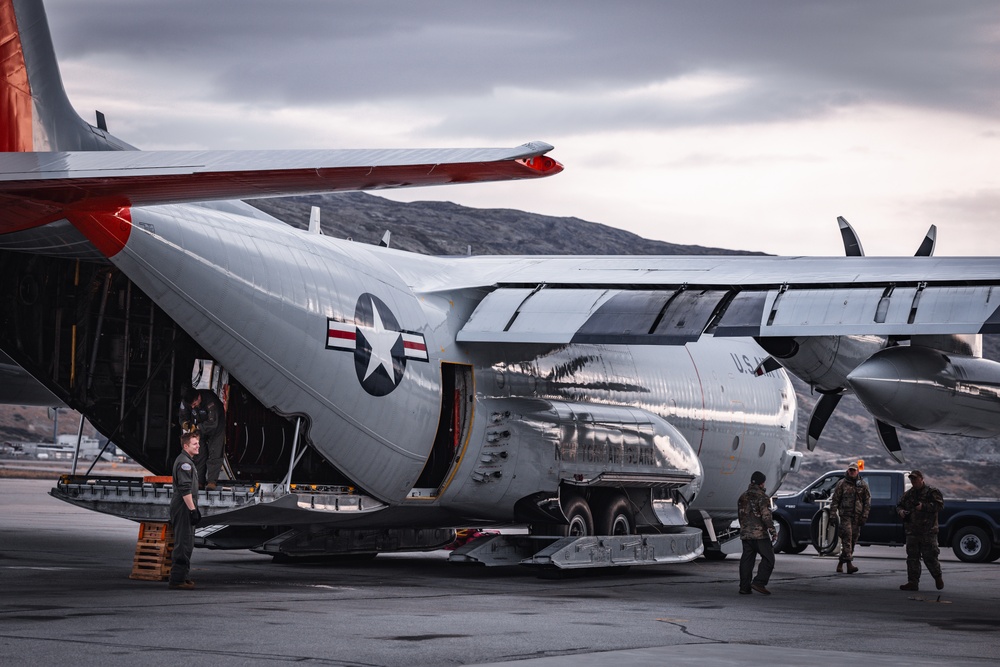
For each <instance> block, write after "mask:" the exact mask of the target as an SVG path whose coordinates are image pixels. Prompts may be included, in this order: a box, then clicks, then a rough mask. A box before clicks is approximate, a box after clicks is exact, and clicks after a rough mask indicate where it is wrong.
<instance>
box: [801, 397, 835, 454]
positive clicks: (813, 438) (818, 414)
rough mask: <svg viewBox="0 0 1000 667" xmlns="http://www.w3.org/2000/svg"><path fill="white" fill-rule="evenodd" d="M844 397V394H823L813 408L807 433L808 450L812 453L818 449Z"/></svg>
mask: <svg viewBox="0 0 1000 667" xmlns="http://www.w3.org/2000/svg"><path fill="white" fill-rule="evenodd" d="M842 397H843V394H823V395H822V396H820V397H819V400H818V401H816V405H814V406H813V409H812V414H811V415H809V429H808V430H807V431H806V448H807V449H808V450H809V451H810V452H811V451H812V450H814V449H816V443H817V442H819V436H820V434H821V433H822V432H823V428H824V427H825V426H826V422H828V421H829V420H830V415H832V414H833V411H834V410H836V409H837V404H838V403H840V399H841V398H842Z"/></svg>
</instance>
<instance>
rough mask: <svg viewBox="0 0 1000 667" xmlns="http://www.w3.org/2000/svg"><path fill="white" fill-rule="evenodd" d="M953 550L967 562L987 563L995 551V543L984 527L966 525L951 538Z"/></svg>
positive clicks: (960, 558) (959, 557)
mask: <svg viewBox="0 0 1000 667" xmlns="http://www.w3.org/2000/svg"><path fill="white" fill-rule="evenodd" d="M951 550H952V551H954V552H955V555H956V556H958V559H959V560H962V561H965V562H966V563H987V562H989V560H990V554H991V552H992V551H993V543H992V540H990V537H989V535H987V534H986V531H985V530H983V529H982V528H977V527H975V526H965V527H964V528H959V529H958V530H957V531H956V532H955V536H954V537H953V538H952V540H951Z"/></svg>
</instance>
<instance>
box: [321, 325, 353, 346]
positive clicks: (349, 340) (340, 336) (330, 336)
mask: <svg viewBox="0 0 1000 667" xmlns="http://www.w3.org/2000/svg"><path fill="white" fill-rule="evenodd" d="M326 346H327V347H336V348H340V349H341V350H354V349H357V347H358V329H357V327H355V326H354V325H353V324H347V323H346V322H337V321H336V320H327V321H326Z"/></svg>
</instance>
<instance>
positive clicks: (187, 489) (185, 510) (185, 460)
mask: <svg viewBox="0 0 1000 667" xmlns="http://www.w3.org/2000/svg"><path fill="white" fill-rule="evenodd" d="M199 447H200V442H199V438H198V433H196V432H189V433H185V434H184V435H182V436H181V453H180V454H178V455H177V458H176V459H175V460H174V470H173V475H174V476H173V487H174V488H173V495H171V496H170V523H171V524H172V525H173V528H174V552H173V564H172V565H171V568H170V588H172V589H182V590H190V589H192V588H194V582H193V581H191V580H190V579H188V572H190V571H191V553H192V552H193V551H194V527H195V526H197V525H198V522H199V521H201V512H200V511H199V510H198V502H197V498H198V472H197V470H196V469H195V465H194V457H196V456H197V455H198V449H199Z"/></svg>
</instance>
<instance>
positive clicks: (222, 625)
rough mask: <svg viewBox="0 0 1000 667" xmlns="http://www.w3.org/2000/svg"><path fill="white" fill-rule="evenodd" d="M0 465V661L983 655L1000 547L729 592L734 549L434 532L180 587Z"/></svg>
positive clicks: (558, 663) (785, 562)
mask: <svg viewBox="0 0 1000 667" xmlns="http://www.w3.org/2000/svg"><path fill="white" fill-rule="evenodd" d="M53 485H54V480H35V479H0V655H2V656H3V663H4V664H5V665H35V664H46V665H48V664H56V663H72V664H74V665H136V664H142V665H150V666H155V665H167V664H179V663H189V664H197V663H209V664H212V665H237V664H247V663H252V664H255V665H272V664H274V665H278V664H286V663H292V662H295V663H305V664H321V665H356V666H362V665H364V666H368V665H384V666H400V667H402V666H404V665H405V666H411V665H494V664H511V663H516V664H518V665H525V666H526V667H569V666H570V665H572V666H574V667H590V666H592V665H593V666H596V665H602V666H603V665H609V664H614V665H650V666H652V665H657V667H662V665H668V664H669V665H671V666H680V667H686V666H688V665H745V664H764V665H768V666H769V667H782V666H785V665H806V664H824V663H826V664H835V663H840V664H864V665H866V666H876V667H880V666H882V665H886V666H888V665H893V666H895V665H899V664H908V665H915V666H923V665H954V664H957V663H961V664H964V665H973V666H975V665H995V664H997V658H996V656H997V654H998V653H1000V564H997V563H987V564H969V563H963V562H961V561H958V560H957V559H956V558H955V557H954V555H953V554H952V553H951V550H950V549H942V562H943V567H944V579H945V588H944V590H942V591H937V590H934V587H933V581H932V580H931V579H930V578H929V577H928V576H927V574H926V573H925V574H924V576H923V578H922V580H921V584H922V585H923V586H924V587H928V586H929V588H930V590H921V591H919V592H915V593H914V592H905V591H900V590H899V584H900V583H902V582H903V581H905V578H906V577H905V572H906V563H905V557H904V553H903V550H902V549H901V548H889V547H862V548H859V550H858V554H857V557H856V560H855V563H856V564H857V565H858V566H859V567H860V568H861V571H860V572H859V573H858V574H855V575H846V574H841V575H838V574H836V573H835V572H834V568H835V566H836V558H823V557H819V556H817V555H816V554H815V552H813V551H812V549H811V548H810V549H808V550H807V551H806V552H804V553H802V554H799V555H794V556H793V555H787V554H779V555H778V560H777V567H776V568H775V572H774V575H773V576H772V578H771V581H770V583H769V584H768V588H769V589H770V590H771V591H772V592H773V595H770V596H763V595H759V594H756V593H755V594H753V595H746V596H742V595H738V594H737V579H738V574H737V569H738V559H736V558H735V557H730V558H729V559H727V560H724V561H706V560H704V559H697V560H696V561H694V562H691V563H684V564H678V565H660V566H655V567H649V568H631V569H629V570H627V571H610V572H609V571H600V572H588V573H585V574H580V575H576V576H569V577H564V578H541V577H539V576H538V573H537V572H535V571H532V570H529V569H526V568H522V567H519V566H515V567H502V568H483V567H476V566H466V567H462V566H456V565H454V564H451V563H448V562H447V556H448V554H447V552H444V551H433V552H428V553H417V554H382V555H380V556H379V557H378V558H376V559H374V560H369V561H366V562H360V563H359V562H353V563H352V562H342V561H340V562H325V563H321V564H317V563H296V564H278V563H273V562H272V561H271V559H270V558H269V557H266V556H262V555H258V554H254V553H252V552H249V551H207V550H196V551H195V554H194V569H193V571H192V578H193V579H194V580H195V582H196V588H195V590H192V591H177V590H169V589H168V588H167V585H166V583H164V582H149V581H140V580H133V579H130V578H129V574H130V572H131V570H132V559H133V554H134V551H135V541H136V537H137V533H138V525H137V524H135V523H132V522H129V521H126V520H123V519H119V518H116V517H112V516H107V515H102V514H97V513H94V512H89V511H87V510H83V509H80V508H77V507H74V506H71V505H68V504H65V503H63V502H61V501H58V500H56V499H54V498H52V497H50V496H48V495H47V494H48V490H49V489H50V488H51V487H52V486H53Z"/></svg>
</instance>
